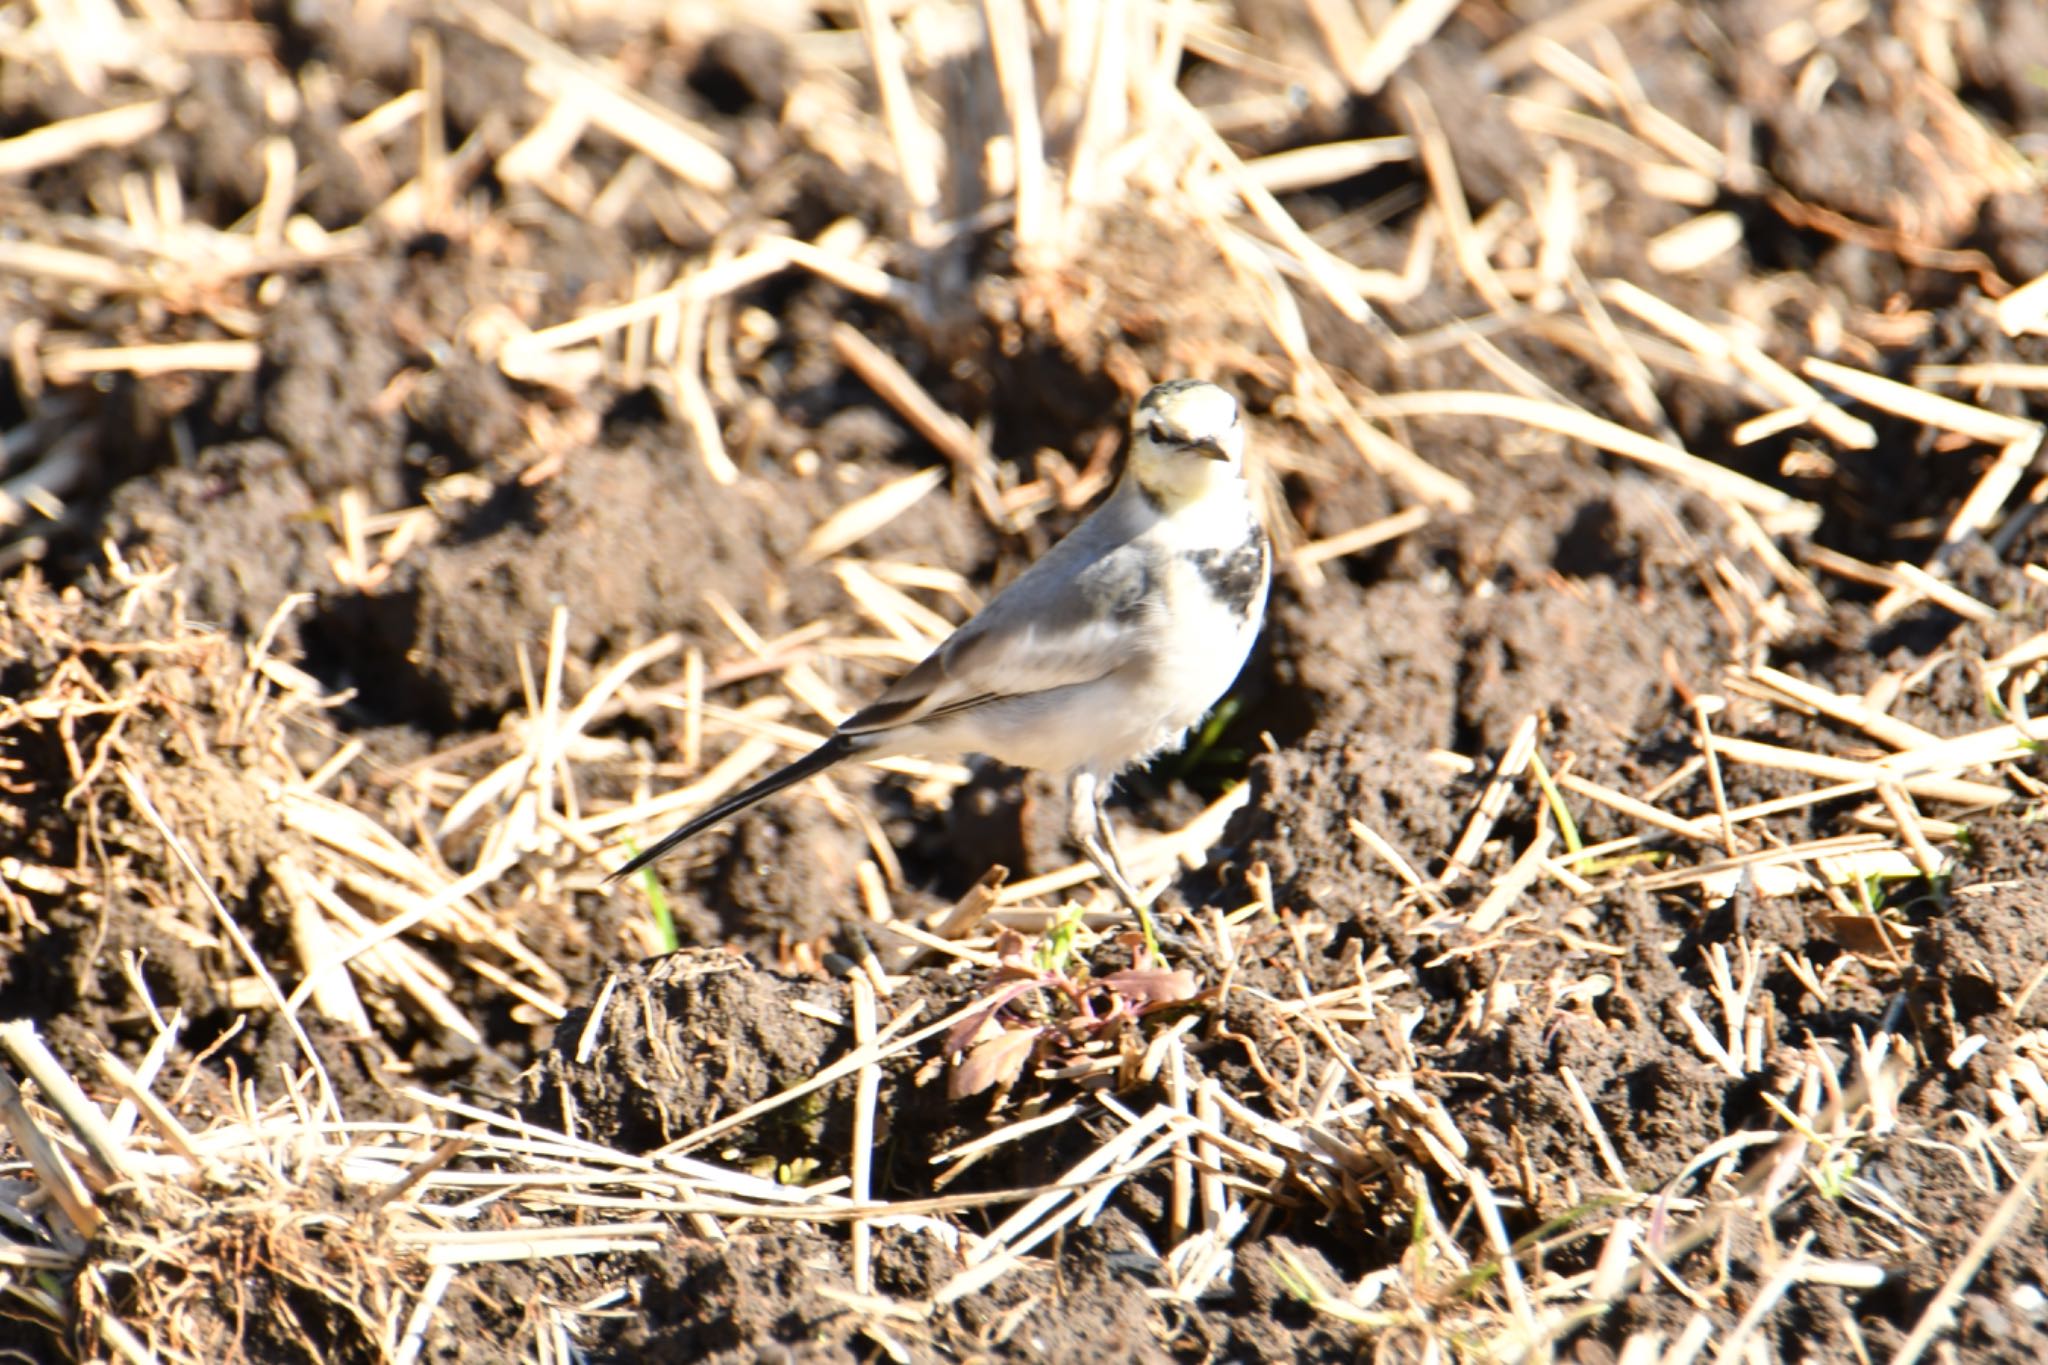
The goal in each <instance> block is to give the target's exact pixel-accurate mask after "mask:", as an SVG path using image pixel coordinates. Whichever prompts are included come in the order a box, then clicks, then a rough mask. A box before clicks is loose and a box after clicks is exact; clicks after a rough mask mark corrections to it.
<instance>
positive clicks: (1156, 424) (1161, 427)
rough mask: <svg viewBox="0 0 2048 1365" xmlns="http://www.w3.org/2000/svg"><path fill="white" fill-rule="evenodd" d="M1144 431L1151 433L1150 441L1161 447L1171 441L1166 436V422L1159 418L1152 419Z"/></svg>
mask: <svg viewBox="0 0 2048 1365" xmlns="http://www.w3.org/2000/svg"><path fill="white" fill-rule="evenodd" d="M1146 429H1147V430H1148V431H1150V432H1151V434H1152V439H1153V440H1155V441H1157V442H1159V443H1160V444H1161V445H1166V444H1168V443H1169V442H1170V441H1171V439H1172V438H1171V437H1169V436H1168V435H1167V434H1166V422H1165V421H1164V420H1163V419H1161V418H1158V417H1154V418H1152V419H1151V420H1150V421H1149V422H1148V423H1147V424H1146Z"/></svg>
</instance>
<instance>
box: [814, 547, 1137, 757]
mask: <svg viewBox="0 0 2048 1365" xmlns="http://www.w3.org/2000/svg"><path fill="white" fill-rule="evenodd" d="M1076 534H1077V536H1078V532H1077V533H1076ZM1072 539H1074V538H1072V537H1070V540H1072ZM1068 543H1069V542H1062V543H1061V544H1060V545H1058V546H1056V547H1054V550H1053V552H1052V553H1051V554H1048V555H1047V556H1046V558H1044V559H1042V560H1040V561H1039V562H1038V563H1037V564H1035V565H1033V566H1032V567H1031V569H1030V570H1028V571H1027V572H1026V573H1025V574H1024V575H1023V576H1022V577H1020V578H1019V579H1018V580H1017V581H1016V582H1014V583H1012V584H1011V585H1010V586H1009V587H1008V588H1006V589H1004V590H1003V591H1002V592H1001V593H1000V594H998V595H997V596H996V598H995V600H994V601H992V602H990V603H989V604H988V605H987V606H986V607H983V608H982V610H981V612H980V613H979V614H978V615H976V616H975V617H974V619H973V620H971V621H969V622H968V623H967V624H966V625H964V626H962V627H960V629H959V630H957V631H955V632H954V633H953V634H952V636H951V637H950V638H948V639H947V641H946V642H945V643H944V644H942V645H940V646H939V647H938V648H937V649H936V650H934V651H932V653H931V654H930V655H929V656H927V657H926V658H925V660H924V662H922V663H920V664H918V666H917V667H915V668H913V669H911V670H910V671H909V672H908V673H906V674H904V675H903V676H902V677H900V678H898V679H897V680H896V681H895V683H894V684H892V685H891V686H890V688H889V689H888V691H886V692H884V693H882V695H881V696H880V697H877V698H876V699H875V701H874V702H873V703H872V704H871V705H869V706H866V707H863V708H862V709H861V710H860V711H858V712H856V713H855V714H854V715H852V716H849V717H848V718H847V719H846V721H845V722H844V723H843V724H842V725H841V726H840V727H839V731H840V733H841V734H846V735H858V734H866V733H872V732H874V731H878V730H891V729H895V728H897V727H899V726H904V725H913V724H915V723H917V722H919V721H922V720H933V719H938V718H939V717H942V716H946V715H951V714H954V713H956V712H959V711H964V710H970V709H972V708H973V707H976V706H981V705H984V704H986V703H988V702H990V701H994V700H996V699H998V698H1002V697H1019V696H1026V695H1029V694H1031V693H1033V692H1045V691H1050V690H1051V689H1053V688H1056V687H1070V686H1073V685H1075V684H1077V683H1086V682H1093V681H1095V680H1096V679H1098V678H1101V677H1103V676H1105V675H1107V674H1109V673H1113V672H1115V671H1116V670H1117V669H1119V668H1121V667H1123V666H1124V665H1125V664H1127V663H1129V662H1130V661H1131V660H1132V659H1133V658H1136V657H1137V656H1138V655H1139V654H1140V653H1142V652H1143V651H1144V650H1145V649H1146V648H1148V647H1149V640H1150V637H1151V635H1152V631H1151V629H1150V625H1149V622H1150V618H1151V616H1152V615H1153V614H1154V613H1155V612H1156V610H1157V599H1158V594H1157V592H1156V590H1155V585H1154V584H1153V582H1152V581H1151V580H1152V571H1151V568H1150V565H1149V562H1148V560H1147V558H1146V556H1145V555H1144V554H1143V553H1142V552H1141V551H1140V550H1139V549H1138V547H1136V546H1134V545H1132V544H1130V543H1128V542H1126V543H1124V544H1122V545H1118V546H1115V547H1113V548H1111V549H1108V550H1107V551H1105V552H1102V553H1076V554H1073V555H1070V556H1063V555H1061V554H1060V551H1063V550H1065V549H1066V546H1067V544H1068ZM1088 548H1089V547H1077V549H1078V550H1086V549H1088Z"/></svg>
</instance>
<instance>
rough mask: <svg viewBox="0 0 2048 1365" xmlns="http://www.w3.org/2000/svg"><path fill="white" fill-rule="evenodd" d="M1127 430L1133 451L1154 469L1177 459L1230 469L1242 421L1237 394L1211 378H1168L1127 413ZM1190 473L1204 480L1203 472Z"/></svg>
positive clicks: (1239, 452) (1237, 463) (1236, 462)
mask: <svg viewBox="0 0 2048 1365" xmlns="http://www.w3.org/2000/svg"><path fill="white" fill-rule="evenodd" d="M1131 432H1132V435H1133V436H1134V437H1135V438H1136V442H1135V444H1136V447H1137V449H1136V451H1135V452H1134V453H1135V454H1136V455H1137V457H1138V458H1140V459H1141V460H1143V462H1144V463H1145V464H1147V465H1150V466H1153V467H1154V468H1155V469H1157V470H1158V472H1160V473H1166V472H1169V471H1170V470H1171V467H1172V466H1173V465H1175V464H1179V463H1182V462H1189V463H1192V464H1194V465H1197V466H1199V465H1210V466H1212V467H1213V466H1214V465H1217V464H1221V465H1224V466H1227V467H1228V468H1229V469H1230V470H1231V471H1232V472H1233V473H1235V472H1238V471H1241V470H1242V469H1243V467H1244V423H1243V421H1242V420H1241V419H1240V418H1239V415H1238V410H1237V400H1236V399H1235V398H1232V397H1231V396H1230V395H1229V394H1228V393H1227V392H1225V391H1224V390H1222V389H1220V388H1218V387H1216V385H1214V384H1205V383H1203V382H1201V381H1200V380H1194V379H1172V380H1168V381H1167V382H1166V383H1164V384H1160V385H1158V386H1156V387H1155V388H1153V390H1152V391H1151V392H1150V393H1148V394H1146V395H1145V397H1144V398H1143V399H1142V400H1140V402H1139V403H1138V409H1137V411H1136V412H1135V413H1133V414H1132V416H1131ZM1209 472H1213V468H1212V470H1211V471H1209ZM1195 477H1199V478H1202V479H1204V480H1206V478H1207V477H1208V473H1207V472H1205V473H1203V474H1201V475H1199V476H1195ZM1177 481H1178V480H1176V482H1177Z"/></svg>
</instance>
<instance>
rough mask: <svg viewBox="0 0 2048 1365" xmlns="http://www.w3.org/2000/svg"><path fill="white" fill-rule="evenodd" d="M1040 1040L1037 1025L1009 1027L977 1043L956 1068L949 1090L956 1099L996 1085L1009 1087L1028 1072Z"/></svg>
mask: <svg viewBox="0 0 2048 1365" xmlns="http://www.w3.org/2000/svg"><path fill="white" fill-rule="evenodd" d="M1037 1042H1038V1030H1037V1029H1035V1028H1018V1029H1006V1030H1004V1031H1003V1032H1001V1033H999V1034H997V1035H996V1036H995V1037H993V1038H987V1039H984V1040H983V1041H981V1042H979V1043H977V1044H975V1046H974V1050H973V1051H972V1052H970V1053H968V1054H967V1058H966V1060H965V1061H963V1062H961V1063H960V1065H958V1066H956V1067H954V1068H953V1077H952V1079H951V1080H949V1081H948V1082H947V1083H946V1093H947V1095H949V1096H951V1097H952V1098H953V1099H956V1100H964V1099H966V1098H967V1097H968V1096H969V1095H979V1094H980V1093H981V1092H982V1091H984V1090H986V1089H988V1088H989V1087H990V1086H992V1085H999V1086H1001V1087H1002V1088H1003V1089H1005V1090H1008V1089H1009V1088H1010V1087H1011V1086H1013V1085H1015V1084H1016V1083H1017V1078H1018V1077H1019V1076H1021V1075H1023V1074H1024V1063H1026V1062H1028V1061H1030V1060H1031V1049H1032V1047H1033V1046H1034V1045H1036V1044H1037Z"/></svg>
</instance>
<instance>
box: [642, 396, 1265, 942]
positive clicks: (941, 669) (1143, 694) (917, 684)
mask: <svg viewBox="0 0 2048 1365" xmlns="http://www.w3.org/2000/svg"><path fill="white" fill-rule="evenodd" d="M1271 577H1272V554H1271V551H1270V550H1269V548H1268V546H1267V542H1266V534H1265V532H1264V530H1263V529H1261V527H1260V525H1259V520H1258V516H1257V514H1256V513H1255V512H1254V510H1253V506H1252V499H1251V492H1250V489H1249V487H1248V485H1247V484H1246V482H1245V474H1244V424H1243V422H1242V420H1241V419H1240V418H1239V416H1238V410H1237V400H1235V399H1233V398H1232V397H1231V396H1230V395H1229V394H1228V393H1226V392H1224V391H1223V390H1222V389H1220V388H1218V387H1216V386H1215V385H1214V384H1206V383H1203V382H1201V381H1200V380H1194V379H1175V380H1171V381H1169V382H1167V383H1164V384H1160V385H1158V386H1157V387H1155V388H1154V389H1153V390H1152V391H1151V392H1150V393H1147V394H1146V395H1145V397H1144V399H1143V400H1142V401H1141V402H1140V403H1139V404H1138V407H1137V411H1136V412H1134V413H1133V414H1132V415H1131V451H1130V457H1129V459H1128V460H1127V461H1126V463H1125V467H1124V473H1123V477H1122V478H1121V479H1120V480H1119V481H1118V482H1117V486H1116V491H1115V492H1113V493H1111V494H1110V496H1109V498H1108V500H1107V501H1105V502H1104V503H1103V504H1102V506H1100V507H1098V508H1097V509H1096V510H1095V511H1094V512H1093V513H1091V514H1090V515H1089V516H1088V518H1087V519H1086V520H1085V521H1083V522H1082V523H1081V524H1080V525H1079V526H1077V527H1075V528H1074V530H1073V532H1072V534H1070V535H1068V536H1067V538H1066V539H1064V540H1062V541H1061V542H1060V543H1059V544H1057V545H1055V546H1053V548H1052V549H1051V550H1049V551H1047V552H1046V554H1045V556H1044V557H1043V558H1041V559H1040V560H1039V561H1038V562H1037V563H1035V564H1033V565H1032V566H1031V567H1030V568H1029V569H1026V570H1025V571H1024V572H1023V573H1022V574H1021V575H1019V576H1018V578H1017V580H1016V581H1015V582H1013V583H1011V584H1010V585H1009V586H1008V587H1007V588H1004V589H1003V590H1002V591H1001V592H1000V593H998V594H996V596H995V598H994V599H993V600H992V601H990V602H989V604H988V605H987V606H985V607H983V608H982V609H981V610H980V611H979V612H978V613H976V614H975V616H974V618H973V619H972V620H970V621H968V622H967V624H966V625H964V626H961V627H960V628H959V629H958V630H956V631H954V632H953V634H952V636H951V637H950V638H949V639H948V640H947V641H946V642H945V643H944V644H942V645H940V646H939V647H938V648H937V649H936V650H934V651H932V653H931V655H930V656H929V657H927V658H926V659H925V660H924V662H922V663H920V664H918V665H917V667H915V668H913V669H911V670H910V671H909V672H908V673H906V674H904V675H903V676H902V677H901V678H898V679H897V680H896V682H895V683H894V684H893V685H892V686H891V687H890V688H889V689H888V690H887V691H886V692H884V693H882V695H881V696H880V697H878V698H876V699H875V701H874V702H873V703H871V704H870V705H868V706H865V707H863V708H862V709H861V710H859V711H856V712H855V713H854V714H852V715H851V716H848V717H847V718H846V719H845V720H844V721H843V722H841V723H840V726H839V728H838V729H837V730H835V731H834V732H833V734H832V737H831V738H830V739H827V740H826V741H825V742H824V743H823V744H821V745H819V746H818V747H817V748H815V749H813V750H812V751H811V752H810V753H808V754H805V755H804V756H803V757H802V758H800V759H798V760H797V761H796V762H794V763H791V764H790V765H789V766H788V767H785V768H782V769H781V770H779V771H777V772H775V773H773V774H771V775H770V776H768V777H765V778H762V779H761V780H760V781H759V782H756V783H755V784H754V785H753V786H751V787H748V788H747V789H746V790H744V791H741V792H738V793H736V794H735V795H732V796H729V797H727V798H726V799H725V800H723V801H720V802H719V803H718V804H717V805H715V806H713V807H711V808H710V809H709V810H707V811H705V812H704V813H703V814H701V815H699V816H697V817H695V818H694V819H692V820H690V821H689V822H688V823H686V824H684V825H683V826H682V827H681V828H680V829H678V830H676V831H675V832H674V833H672V834H669V835H668V836H667V837H665V838H663V839H662V840H661V841H660V842H659V843H657V844H655V845H654V846H653V847H652V848H649V849H648V850H647V851H646V852H644V853H641V854H639V855H638V856H637V857H635V858H633V859H632V861H630V862H628V863H627V864H626V865H625V866H624V867H621V868H620V869H619V870H618V871H616V872H614V873H612V874H611V877H610V878H608V879H607V880H616V879H618V878H620V877H623V876H625V875H627V874H628V873H630V872H634V871H636V870H638V869H639V868H642V867H645V866H646V865H647V864H649V863H651V862H653V861H654V860H655V859H657V858H659V857H661V856H662V855H663V854H665V853H668V852H669V851H670V850H672V849H674V848H675V847H676V846H677V845H678V844H680V843H682V842H683V841H684V840H685V839H688V838H689V837H690V836H692V835H694V834H696V833H698V832H699V831H701V830H704V829H706V828H708V827H709V826H711V825H714V824H717V823H718V822H719V821H720V820H723V819H725V818H726V817H727V816H729V815H733V814H735V813H737V812H739V811H742V810H744V809H746V808H747V807H748V806H751V805H753V804H754V803H755V802H756V801H759V800H761V799H762V798H763V797H765V796H770V795H772V794H774V793H775V792H778V791H781V790H782V789H783V788H784V787H787V786H790V785H791V784H792V783H796V782H801V781H802V780H803V779H804V778H807V777H810V776H811V775H813V774H815V773H820V772H823V771H824V770H825V769H827V768H830V767H831V766H833V765H834V764H836V763H840V762H842V761H844V760H846V759H850V758H861V759H876V758H890V757H894V756H896V755H899V754H922V755H925V756H928V757H957V756H961V755H965V754H986V755H987V756H989V757H990V758H994V759H998V760H1000V761H1002V762H1004V763H1010V764H1014V765H1016V766H1018V767H1022V768H1038V769H1041V770H1043V771H1047V772H1058V773H1066V774H1067V775H1068V778H1069V782H1070V784H1071V785H1070V794H1071V796H1072V800H1073V809H1072V811H1071V812H1070V815H1069V822H1068V833H1069V835H1070V837H1072V839H1073V841H1074V842H1075V843H1076V844H1077V845H1079V846H1080V848H1081V850H1082V852H1084V853H1086V854H1087V855H1088V860H1089V861H1090V862H1092V863H1094V864H1095V866H1096V867H1097V868H1099V869H1100V870H1101V872H1102V875H1103V876H1104V877H1106V878H1108V880H1109V884H1110V885H1111V886H1112V887H1113V888H1115V890H1116V893H1117V896H1118V897H1119V898H1120V899H1121V900H1122V901H1123V903H1124V904H1125V905H1126V906H1127V907H1129V908H1130V909H1131V910H1132V911H1133V912H1135V913H1136V914H1137V915H1138V917H1139V920H1140V922H1141V924H1142V925H1143V927H1144V930H1145V938H1146V941H1147V943H1148V945H1153V946H1154V947H1155V951H1156V940H1155V938H1154V934H1153V930H1152V922H1151V916H1150V915H1149V914H1148V913H1147V911H1146V909H1145V906H1144V904H1143V903H1142V902H1141V901H1140V899H1139V896H1138V891H1137V888H1136V887H1135V886H1133V885H1132V884H1131V880H1130V878H1129V876H1127V875H1126V874H1125V872H1124V867H1123V859H1122V857H1121V855H1120V853H1119V851H1118V848H1117V843H1116V837H1115V835H1114V833H1113V832H1112V831H1111V829H1110V821H1109V816H1108V813H1107V812H1106V811H1105V810H1104V809H1103V801H1104V800H1105V799H1106V798H1107V797H1108V795H1109V786H1110V783H1111V781H1112V780H1114V779H1115V777H1116V775H1117V774H1118V773H1120V772H1122V771H1123V770H1124V769H1126V768H1128V767H1130V766H1131V765H1133V764H1136V763H1142V762H1143V761H1145V760H1146V759H1148V758H1150V757H1152V756H1153V755H1154V754H1157V753H1160V752H1162V751H1163V750H1166V749H1168V748H1172V747H1174V746H1177V745H1178V744H1180V742H1181V740H1182V738H1183V737H1184V736H1185V735H1186V733H1187V731H1188V728H1189V727H1190V726H1192V725H1193V724H1195V722H1197V721H1199V720H1200V719H1201V718H1202V717H1203V715H1204V714H1205V713H1206V712H1207V711H1208V710H1209V708H1210V707H1211V706H1212V705H1214V704H1215V702H1216V699H1217V698H1219V697H1221V696H1222V695H1223V693H1224V691H1225V689H1227V688H1228V687H1229V686H1230V684H1231V682H1232V681H1233V680H1235V679H1236V677H1237V675H1238V671H1239V670H1240V669H1241V668H1243V667H1244V661H1245V657H1246V655H1248V654H1249V653H1250V652H1251V647H1252V641H1253V640H1254V639H1255V638H1256V637H1257V635H1258V633H1259V623H1260V621H1261V619H1262V618H1263V617H1264V615H1265V611H1266V588H1267V585H1268V583H1269V582H1270V581H1271Z"/></svg>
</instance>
